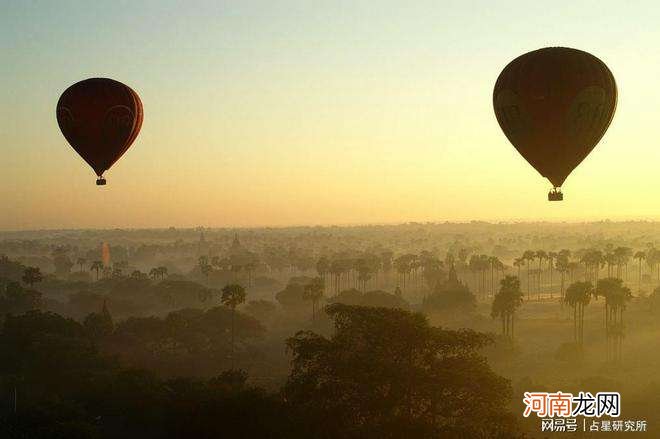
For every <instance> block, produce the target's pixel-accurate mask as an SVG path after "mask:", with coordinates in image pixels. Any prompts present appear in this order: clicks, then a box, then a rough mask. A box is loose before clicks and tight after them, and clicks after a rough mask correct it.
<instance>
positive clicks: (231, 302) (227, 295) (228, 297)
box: [220, 284, 245, 369]
mask: <svg viewBox="0 0 660 439" xmlns="http://www.w3.org/2000/svg"><path fill="white" fill-rule="evenodd" d="M220 301H221V302H222V304H223V305H225V306H227V307H229V308H231V368H232V369H233V368H234V329H235V324H234V321H235V317H236V307H237V306H238V305H240V304H242V303H243V302H245V288H243V287H242V286H241V285H239V284H228V285H225V286H224V288H223V289H222V296H221V297H220Z"/></svg>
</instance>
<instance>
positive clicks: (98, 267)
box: [89, 261, 103, 280]
mask: <svg viewBox="0 0 660 439" xmlns="http://www.w3.org/2000/svg"><path fill="white" fill-rule="evenodd" d="M101 270H103V262H101V261H94V262H92V265H91V266H90V267H89V271H96V280H99V272H100V271H101Z"/></svg>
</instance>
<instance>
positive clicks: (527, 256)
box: [522, 250, 536, 300]
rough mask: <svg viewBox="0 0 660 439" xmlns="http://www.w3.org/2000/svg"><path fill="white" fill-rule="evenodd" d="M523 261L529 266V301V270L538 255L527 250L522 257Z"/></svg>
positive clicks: (528, 295) (528, 283)
mask: <svg viewBox="0 0 660 439" xmlns="http://www.w3.org/2000/svg"><path fill="white" fill-rule="evenodd" d="M522 259H523V260H524V261H525V265H526V266H527V300H529V299H530V288H529V286H530V281H529V268H530V265H532V261H533V260H534V259H536V253H534V252H533V251H531V250H525V252H524V253H523V255H522Z"/></svg>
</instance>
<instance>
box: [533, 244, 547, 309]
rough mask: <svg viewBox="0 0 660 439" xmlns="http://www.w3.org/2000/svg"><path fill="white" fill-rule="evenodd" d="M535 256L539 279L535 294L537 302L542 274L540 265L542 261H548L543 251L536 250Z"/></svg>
mask: <svg viewBox="0 0 660 439" xmlns="http://www.w3.org/2000/svg"><path fill="white" fill-rule="evenodd" d="M535 255H536V258H537V259H538V260H539V278H538V290H537V293H538V296H539V300H540V299H541V274H542V273H543V270H542V268H541V264H542V263H543V261H545V260H546V259H548V254H547V253H546V252H545V251H544V250H538V251H537V252H536V254H535Z"/></svg>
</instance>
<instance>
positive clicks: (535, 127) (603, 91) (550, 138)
mask: <svg viewBox="0 0 660 439" xmlns="http://www.w3.org/2000/svg"><path fill="white" fill-rule="evenodd" d="M616 99H617V91H616V83H615V81H614V76H612V72H610V70H609V69H608V68H607V66H606V65H605V64H604V63H603V62H602V61H601V60H599V59H598V58H596V57H595V56H593V55H591V54H589V53H587V52H583V51H581V50H576V49H569V48H566V47H547V48H545V49H539V50H535V51H533V52H529V53H526V54H524V55H522V56H519V57H518V58H516V59H514V60H513V61H511V62H510V63H509V65H507V66H506V67H505V68H504V70H502V73H500V76H499V77H498V78H497V82H496V83H495V89H494V90H493V107H494V108H495V115H496V116H497V121H498V122H499V124H500V127H501V128H502V131H504V134H506V137H507V138H508V139H509V141H510V142H511V143H512V144H513V146H515V148H516V149H517V150H518V152H519V153H520V154H521V155H522V156H523V157H524V158H525V160H527V161H528V162H529V164H531V165H532V166H533V167H534V168H535V169H536V170H537V171H539V173H540V174H541V175H542V176H544V177H546V178H547V179H548V180H550V182H551V183H552V185H553V187H554V188H553V189H552V191H550V193H549V194H548V199H549V200H551V201H555V200H561V199H563V195H562V193H561V190H560V187H561V185H562V184H563V183H564V181H565V180H566V177H568V175H569V174H570V173H571V172H572V171H573V169H575V167H576V166H577V165H579V164H580V163H581V162H582V160H584V159H585V157H586V156H587V155H588V154H589V153H590V152H591V150H593V149H594V147H595V146H596V144H597V143H598V141H599V140H600V139H601V137H603V135H604V134H605V131H607V127H608V126H609V125H610V122H611V121H612V117H613V116H614V110H615V109H616Z"/></svg>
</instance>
